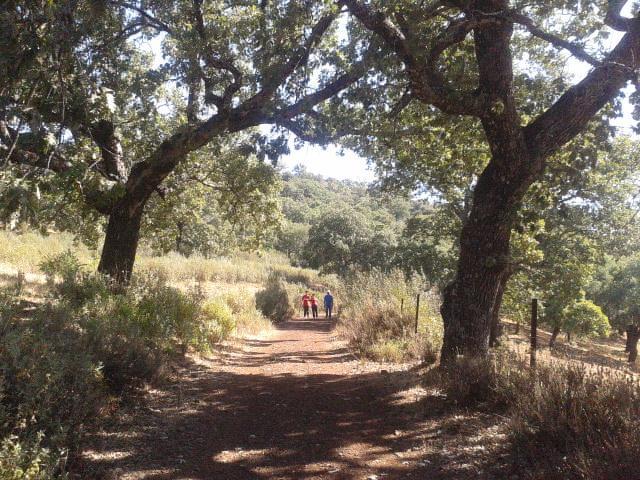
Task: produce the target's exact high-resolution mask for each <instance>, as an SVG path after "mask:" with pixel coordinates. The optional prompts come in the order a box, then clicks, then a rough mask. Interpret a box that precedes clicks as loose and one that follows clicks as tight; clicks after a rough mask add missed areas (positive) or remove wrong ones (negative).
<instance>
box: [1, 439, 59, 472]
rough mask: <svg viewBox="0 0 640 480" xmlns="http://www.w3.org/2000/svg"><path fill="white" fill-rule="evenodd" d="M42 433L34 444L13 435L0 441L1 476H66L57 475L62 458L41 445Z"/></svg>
mask: <svg viewBox="0 0 640 480" xmlns="http://www.w3.org/2000/svg"><path fill="white" fill-rule="evenodd" d="M41 437H42V436H41V435H39V436H38V437H37V438H36V440H35V441H34V442H33V444H28V443H27V442H21V441H20V439H19V438H18V437H17V436H15V435H11V436H9V437H6V438H5V439H4V440H2V443H0V478H2V479H3V480H49V479H51V478H59V479H62V478H66V477H64V476H63V475H56V472H57V471H58V470H59V467H60V463H61V460H62V458H60V457H56V455H54V454H52V453H51V451H50V450H49V449H47V448H43V447H42V446H41V445H40V441H41Z"/></svg>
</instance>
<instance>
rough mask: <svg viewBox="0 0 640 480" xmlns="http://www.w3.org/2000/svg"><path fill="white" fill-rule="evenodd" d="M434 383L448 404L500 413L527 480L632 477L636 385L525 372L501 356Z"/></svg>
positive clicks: (588, 373)
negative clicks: (445, 396)
mask: <svg viewBox="0 0 640 480" xmlns="http://www.w3.org/2000/svg"><path fill="white" fill-rule="evenodd" d="M438 378H439V382H440V387H441V388H442V390H443V391H444V392H445V393H446V395H447V397H448V398H449V400H450V401H451V402H453V403H456V404H458V405H463V406H470V405H473V404H478V403H482V404H484V405H485V406H489V407H491V408H493V409H496V408H497V409H498V410H500V411H504V412H505V413H506V415H507V418H508V421H507V430H508V433H509V437H510V439H511V442H512V443H511V445H512V448H513V454H514V458H515V460H516V461H517V463H518V464H519V465H521V466H522V468H523V469H525V470H526V471H527V474H528V475H529V476H528V477H527V478H540V479H542V478H544V479H599V478H602V479H604V478H620V479H622V478H637V473H636V472H637V465H636V464H637V458H638V455H640V444H639V443H638V438H640V385H639V384H638V379H637V378H635V377H633V376H631V375H625V374H622V373H619V372H618V373H616V372H613V371H609V370H606V369H602V368H600V369H594V370H588V369H587V367H586V366H570V365H566V364H561V365H557V364H556V365H545V366H538V367H537V368H536V369H529V368H527V367H526V366H525V363H524V362H523V361H522V360H520V359H518V358H516V357H515V355H514V354H508V353H504V352H503V353H499V354H497V355H495V356H491V357H488V358H485V359H464V358H463V359H459V360H458V361H457V362H456V363H455V364H454V365H452V366H450V367H447V368H446V369H444V370H441V371H440V372H439V375H438Z"/></svg>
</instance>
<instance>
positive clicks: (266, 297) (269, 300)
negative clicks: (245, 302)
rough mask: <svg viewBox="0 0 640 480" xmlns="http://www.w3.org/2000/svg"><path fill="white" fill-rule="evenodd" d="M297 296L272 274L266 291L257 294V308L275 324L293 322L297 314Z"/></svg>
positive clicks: (277, 276) (278, 277)
mask: <svg viewBox="0 0 640 480" xmlns="http://www.w3.org/2000/svg"><path fill="white" fill-rule="evenodd" d="M296 298H297V294H296V292H294V291H293V288H291V287H290V286H288V285H287V284H286V283H285V282H284V281H283V280H282V279H281V278H280V276H279V275H277V274H271V275H270V276H269V279H268V280H267V284H266V285H265V288H264V290H261V291H259V292H258V293H256V306H257V307H258V309H259V310H260V311H261V312H262V314H263V315H264V316H265V317H267V318H270V319H271V320H272V321H274V322H275V323H279V322H285V321H287V320H291V319H292V318H293V317H294V315H295V312H296Z"/></svg>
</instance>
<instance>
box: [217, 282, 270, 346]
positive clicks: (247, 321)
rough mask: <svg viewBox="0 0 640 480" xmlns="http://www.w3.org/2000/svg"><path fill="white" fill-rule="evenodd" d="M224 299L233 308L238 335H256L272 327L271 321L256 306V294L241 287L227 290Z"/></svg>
mask: <svg viewBox="0 0 640 480" xmlns="http://www.w3.org/2000/svg"><path fill="white" fill-rule="evenodd" d="M222 300H223V301H224V302H225V303H226V304H227V305H228V306H229V308H230V309H231V312H232V314H233V318H234V320H235V325H236V333H237V334H238V335H240V336H242V335H246V334H249V335H255V334H257V333H260V332H264V331H267V330H270V329H271V328H272V326H273V324H272V323H271V321H270V320H269V319H268V318H266V317H265V316H264V315H263V314H262V312H260V311H259V310H258V309H257V308H256V301H255V296H254V295H253V294H251V293H250V292H249V291H247V290H245V289H239V290H235V291H232V292H227V293H226V294H224V295H223V296H222Z"/></svg>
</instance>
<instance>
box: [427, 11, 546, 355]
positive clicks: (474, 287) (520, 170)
mask: <svg viewBox="0 0 640 480" xmlns="http://www.w3.org/2000/svg"><path fill="white" fill-rule="evenodd" d="M476 7H477V8H478V9H479V10H480V11H486V12H487V13H489V12H495V11H499V10H501V9H506V8H508V2H507V1H506V0H482V1H479V2H477V4H476ZM511 35H512V26H511V25H509V24H507V23H504V24H492V25H489V26H486V27H483V28H480V29H477V30H474V38H475V47H476V58H477V61H478V72H479V77H480V78H479V80H480V81H479V85H480V91H479V92H478V93H479V95H483V96H486V97H488V98H491V101H492V103H493V105H494V107H493V108H492V109H491V111H490V112H487V113H486V115H485V116H483V117H481V119H480V120H481V122H482V127H483V129H484V132H485V135H486V137H487V141H488V144H489V146H490V148H491V161H490V162H489V164H488V165H487V167H486V168H485V170H484V171H483V172H482V174H481V175H480V177H479V179H478V183H477V185H476V187H475V190H474V193H473V205H472V208H471V213H470V214H469V218H468V219H467V221H466V222H465V224H464V226H463V228H462V232H461V234H460V256H459V260H458V268H457V272H456V277H455V279H454V280H453V282H452V283H451V284H449V285H448V286H447V287H446V288H445V291H444V296H443V299H444V301H443V304H442V307H441V309H440V312H441V314H442V319H443V322H444V340H443V345H442V352H441V355H440V361H441V363H443V364H446V363H450V362H451V361H453V360H454V359H455V357H456V355H459V354H465V355H471V356H484V355H486V354H487V353H488V350H489V337H490V331H491V324H492V320H493V318H494V316H495V315H499V310H500V305H501V303H502V294H501V293H500V289H501V288H503V287H504V283H506V281H507V279H508V276H509V272H510V270H511V265H510V258H509V253H510V246H509V242H510V239H511V229H512V227H513V220H514V218H515V213H516V211H517V209H518V208H519V206H520V203H521V202H522V199H523V197H524V195H525V193H526V191H527V189H528V188H529V186H530V185H531V184H532V183H533V182H534V181H535V180H536V179H537V177H538V176H540V175H541V174H542V171H543V168H544V162H543V161H541V159H540V158H534V157H531V156H530V154H529V148H528V145H527V142H526V139H525V137H524V133H523V131H522V129H521V128H520V124H521V122H520V117H519V115H518V111H517V108H516V105H515V99H514V97H513V65H512V57H511V51H510V46H509V43H510V40H511ZM501 286H502V287H501Z"/></svg>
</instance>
